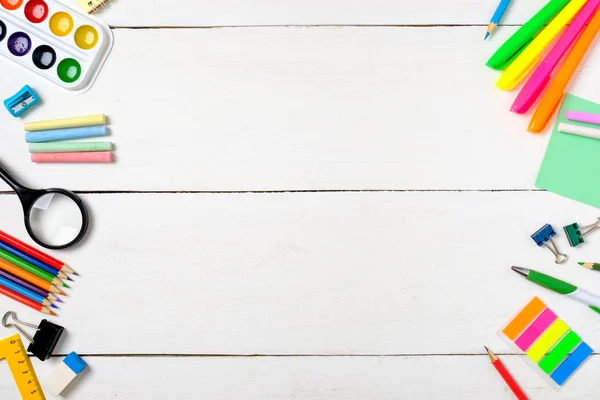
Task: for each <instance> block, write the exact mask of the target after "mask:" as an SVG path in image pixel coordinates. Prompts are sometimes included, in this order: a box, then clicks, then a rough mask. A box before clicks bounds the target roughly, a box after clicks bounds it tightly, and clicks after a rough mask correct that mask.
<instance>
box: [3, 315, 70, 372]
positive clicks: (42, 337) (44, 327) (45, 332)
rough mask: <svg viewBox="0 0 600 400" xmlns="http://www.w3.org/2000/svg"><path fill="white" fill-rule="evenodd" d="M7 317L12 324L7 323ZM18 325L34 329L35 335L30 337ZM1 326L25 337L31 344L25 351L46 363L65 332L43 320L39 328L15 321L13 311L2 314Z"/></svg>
mask: <svg viewBox="0 0 600 400" xmlns="http://www.w3.org/2000/svg"><path fill="white" fill-rule="evenodd" d="M8 317H12V319H13V321H14V322H8ZM18 324H21V325H24V326H28V327H30V328H34V329H36V332H35V335H33V337H31V336H30V335H29V334H28V333H27V332H25V331H24V330H23V329H22V328H21V327H20V326H19V325H18ZM2 326H4V327H6V328H10V327H12V328H15V329H16V330H17V331H19V333H20V334H21V335H23V336H25V338H26V339H27V340H28V341H29V343H31V344H30V345H29V347H28V348H27V351H28V352H30V353H31V354H33V355H34V356H36V357H37V358H39V359H40V360H42V361H46V360H47V359H49V358H50V356H51V355H52V352H53V351H54V348H55V347H56V344H57V343H58V340H59V339H60V336H61V335H62V333H63V331H64V330H65V328H63V327H62V326H60V325H56V324H53V323H52V322H48V321H47V320H45V319H43V320H42V322H41V323H40V325H39V326H37V325H34V324H30V323H27V322H23V321H19V320H18V319H17V314H16V313H15V312H14V311H9V312H7V313H6V314H4V317H2Z"/></svg>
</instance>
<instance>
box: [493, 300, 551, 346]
mask: <svg viewBox="0 0 600 400" xmlns="http://www.w3.org/2000/svg"><path fill="white" fill-rule="evenodd" d="M545 308H546V305H545V304H544V302H543V301H541V300H540V299H539V298H537V297H534V298H533V300H531V301H530V302H529V304H527V305H526V306H525V308H523V309H522V310H521V312H520V313H519V314H517V316H516V317H515V318H514V319H513V320H512V321H510V323H509V324H508V325H507V326H506V328H504V330H502V332H504V334H505V335H506V336H507V337H508V338H509V339H510V340H513V341H514V340H515V339H516V338H517V336H519V334H521V332H523V331H524V330H525V328H527V327H528V326H529V324H531V321H533V320H534V319H535V317H537V316H538V315H540V313H541V312H542V311H544V309H545Z"/></svg>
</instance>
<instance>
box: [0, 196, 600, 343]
mask: <svg viewBox="0 0 600 400" xmlns="http://www.w3.org/2000/svg"><path fill="white" fill-rule="evenodd" d="M85 198H86V200H87V201H88V202H89V206H90V209H91V210H92V212H93V217H94V224H93V226H92V230H91V232H90V235H89V237H88V240H87V242H86V243H84V246H82V247H81V248H79V249H76V250H72V251H69V252H67V253H66V254H64V255H62V254H61V257H62V258H63V259H64V261H66V262H68V263H69V264H70V265H72V266H73V267H74V268H75V269H76V270H77V271H78V272H79V273H81V278H77V280H76V282H75V283H74V285H73V286H74V287H73V289H72V290H71V291H69V297H68V299H67V304H65V305H64V307H62V308H61V311H60V319H59V321H61V322H63V323H64V324H65V325H66V326H67V327H69V328H70V334H69V335H68V336H67V340H66V341H65V343H64V345H63V347H62V348H61V349H59V351H64V352H66V351H67V350H68V349H76V350H77V351H79V352H82V353H85V354H319V355H328V354H356V355H359V354H367V355H371V354H375V355H379V354H386V355H389V354H412V355H414V354H417V355H418V354H465V353H476V354H477V353H481V348H482V347H481V346H482V345H483V344H486V343H487V344H489V345H491V346H493V347H494V348H495V349H497V351H509V348H508V347H507V346H506V345H504V343H503V342H502V341H501V340H500V339H499V338H497V337H496V334H495V332H496V331H497V330H498V329H499V328H500V327H501V326H502V324H503V323H504V322H505V321H506V320H507V319H508V318H509V317H510V316H511V315H513V314H514V313H515V311H516V310H517V309H518V308H519V307H521V306H523V305H524V304H525V303H526V302H527V301H528V300H529V299H530V298H531V297H532V296H534V295H540V296H542V298H543V299H544V300H545V301H546V302H547V303H548V304H549V305H551V306H552V307H554V308H555V311H556V313H557V314H558V315H561V316H563V318H564V319H565V320H566V321H567V322H568V323H569V324H571V325H572V326H573V327H577V328H578V329H577V330H578V331H579V332H580V333H581V335H582V336H583V337H584V338H586V340H588V341H589V342H590V344H591V345H592V346H595V347H596V348H597V347H599V346H600V340H598V337H599V335H598V333H600V331H599V329H600V327H599V326H598V325H597V324H593V323H590V322H591V321H594V320H595V314H594V313H593V312H592V311H591V310H589V309H587V308H586V307H585V306H582V305H580V304H578V303H576V302H573V301H567V300H565V299H562V298H560V296H558V295H554V294H552V293H549V292H547V291H545V290H543V289H541V288H539V287H536V286H535V285H532V284H531V283H529V282H527V281H525V280H523V279H521V278H520V277H519V276H518V275H517V274H515V273H514V272H513V271H511V270H510V266H511V265H515V264H517V265H524V266H529V267H532V268H538V269H540V270H544V271H546V272H549V273H552V274H554V275H556V276H558V277H562V278H568V279H569V280H572V281H574V282H586V284H587V287H588V289H589V290H591V291H594V288H595V287H597V286H598V284H599V283H600V274H594V273H592V272H590V271H588V270H585V269H584V268H582V267H579V266H576V265H574V263H575V262H576V261H578V260H580V259H581V260H586V259H587V258H591V259H593V256H594V254H595V246H594V245H593V240H594V239H597V240H600V239H598V238H597V237H590V243H589V244H586V245H585V246H581V248H578V249H577V250H576V251H575V250H572V249H570V248H568V244H567V243H566V240H564V238H563V239H561V240H560V241H557V243H558V244H559V245H560V246H561V247H562V248H563V250H564V251H566V252H567V253H568V254H570V255H572V256H573V259H572V262H571V263H570V264H569V265H568V266H562V267H559V266H556V265H555V264H554V263H553V258H552V255H551V253H550V252H549V251H548V250H547V249H539V248H537V247H536V245H535V243H534V242H533V241H532V240H531V239H530V238H529V235H530V234H531V233H532V232H534V231H535V230H537V229H538V228H539V227H540V226H541V225H542V224H544V223H546V222H551V223H553V224H554V226H555V228H556V229H560V227H562V226H564V225H567V224H568V223H572V222H573V218H574V216H577V217H578V218H581V221H586V220H588V221H592V220H593V219H594V217H595V216H596V213H595V212H594V211H593V210H591V209H589V208H588V207H585V206H580V205H577V204H576V203H574V202H572V201H568V200H564V199H562V198H558V197H556V196H554V195H552V194H549V193H545V192H499V193H493V192H492V193H490V192H462V193H461V192H459V193H455V192H438V193H386V192H382V193H279V194H254V193H251V194H247V193H246V194H244V193H239V194H118V195H87V196H85ZM0 207H1V209H2V210H4V211H5V213H6V214H7V215H8V216H7V217H6V218H5V221H4V225H6V226H10V227H13V229H12V231H15V230H16V228H20V229H19V230H17V231H16V232H14V233H15V234H17V235H18V236H20V237H25V235H24V233H23V228H22V224H21V221H20V218H21V217H20V212H19V205H18V203H17V201H16V198H14V196H0ZM8 307H14V304H13V303H12V302H10V301H8V300H6V299H4V298H1V299H0V309H7V308H8ZM20 308H22V307H20ZM25 315H27V316H28V317H29V319H35V318H36V316H35V314H32V313H29V314H24V316H25ZM440 330H442V331H443V334H441V333H440ZM191 337H193V340H190V338H191Z"/></svg>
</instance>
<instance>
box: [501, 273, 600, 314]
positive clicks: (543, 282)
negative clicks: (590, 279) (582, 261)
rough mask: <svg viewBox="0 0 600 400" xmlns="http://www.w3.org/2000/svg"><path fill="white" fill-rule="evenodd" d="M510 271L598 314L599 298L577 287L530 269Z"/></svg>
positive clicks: (599, 311)
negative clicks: (571, 299) (567, 297)
mask: <svg viewBox="0 0 600 400" xmlns="http://www.w3.org/2000/svg"><path fill="white" fill-rule="evenodd" d="M512 270H513V271H515V272H516V273H518V274H521V275H523V276H524V277H525V278H527V280H528V281H531V282H533V283H536V284H538V285H540V286H543V287H545V288H546V289H550V290H552V291H553V292H556V293H559V294H564V295H565V296H569V297H572V298H573V299H575V300H577V301H580V302H582V303H583V304H586V305H588V306H590V308H591V309H592V310H594V311H596V312H597V313H600V297H598V296H596V295H595V294H591V293H590V292H586V291H585V290H583V289H579V288H578V287H577V286H574V285H571V284H570V283H567V282H565V281H561V280H560V279H556V278H553V277H551V276H550V275H546V274H542V273H541V272H537V271H534V270H532V269H527V268H521V267H512Z"/></svg>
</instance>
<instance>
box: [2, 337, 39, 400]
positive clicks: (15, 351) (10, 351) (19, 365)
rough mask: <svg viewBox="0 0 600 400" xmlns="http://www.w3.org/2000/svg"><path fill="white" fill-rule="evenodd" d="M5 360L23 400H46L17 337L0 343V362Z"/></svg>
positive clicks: (21, 343)
mask: <svg viewBox="0 0 600 400" xmlns="http://www.w3.org/2000/svg"><path fill="white" fill-rule="evenodd" d="M2 359H6V362H7V363H8V367H9V368H10V372H11V373H12V376H13V379H14V380H15V383H16V384H17V388H18V389H19V393H21V397H22V398H23V400H46V397H44V392H42V387H41V386H40V382H39V381H38V379H37V376H36V375H35V370H34V369H33V365H31V360H30V359H29V356H28V355H27V351H25V347H23V342H22V341H21V337H20V336H19V335H13V336H10V337H7V338H6V339H4V340H1V341H0V360H2Z"/></svg>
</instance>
